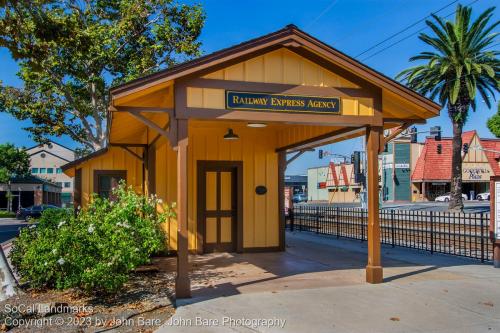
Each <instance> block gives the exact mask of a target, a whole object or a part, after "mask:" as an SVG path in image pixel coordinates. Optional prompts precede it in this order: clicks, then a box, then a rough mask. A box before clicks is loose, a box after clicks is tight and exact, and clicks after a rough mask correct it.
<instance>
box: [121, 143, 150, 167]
mask: <svg viewBox="0 0 500 333" xmlns="http://www.w3.org/2000/svg"><path fill="white" fill-rule="evenodd" d="M118 147H120V148H121V149H123V150H125V151H126V152H127V153H129V154H130V155H132V156H134V157H135V158H137V159H138V160H139V161H141V162H143V163H144V158H142V156H140V155H139V154H137V153H136V152H134V151H133V150H131V149H130V148H129V147H125V146H118Z"/></svg>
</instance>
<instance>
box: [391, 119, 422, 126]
mask: <svg viewBox="0 0 500 333" xmlns="http://www.w3.org/2000/svg"><path fill="white" fill-rule="evenodd" d="M406 123H409V124H410V125H412V124H426V123H427V120H425V119H422V118H384V124H406Z"/></svg>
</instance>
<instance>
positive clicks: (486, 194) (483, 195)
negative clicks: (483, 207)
mask: <svg viewBox="0 0 500 333" xmlns="http://www.w3.org/2000/svg"><path fill="white" fill-rule="evenodd" d="M476 199H477V200H479V201H483V200H490V192H484V193H479V194H478V195H476Z"/></svg>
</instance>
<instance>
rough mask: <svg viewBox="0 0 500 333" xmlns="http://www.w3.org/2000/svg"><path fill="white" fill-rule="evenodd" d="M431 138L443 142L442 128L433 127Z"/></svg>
mask: <svg viewBox="0 0 500 333" xmlns="http://www.w3.org/2000/svg"><path fill="white" fill-rule="evenodd" d="M431 136H433V137H434V140H436V141H441V126H432V127H431Z"/></svg>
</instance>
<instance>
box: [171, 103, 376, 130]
mask: <svg viewBox="0 0 500 333" xmlns="http://www.w3.org/2000/svg"><path fill="white" fill-rule="evenodd" d="M176 117H177V118H178V119H192V118H195V119H202V120H203V119H212V120H213V119H218V120H241V121H255V122H258V121H260V122H277V123H282V122H283V121H284V119H285V121H286V123H289V124H301V125H320V126H337V127H338V126H345V127H359V126H382V124H383V121H382V118H379V117H376V116H344V115H331V114H318V113H298V112H295V113H294V112H272V111H252V110H248V111H241V110H226V109H210V108H190V107H189V108H186V109H184V110H182V109H181V110H179V111H178V112H177V114H176Z"/></svg>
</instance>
